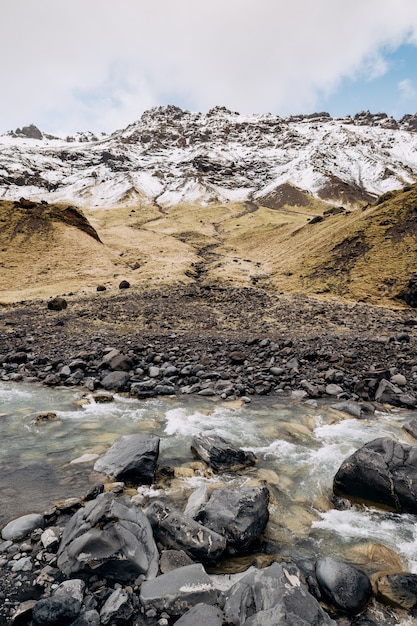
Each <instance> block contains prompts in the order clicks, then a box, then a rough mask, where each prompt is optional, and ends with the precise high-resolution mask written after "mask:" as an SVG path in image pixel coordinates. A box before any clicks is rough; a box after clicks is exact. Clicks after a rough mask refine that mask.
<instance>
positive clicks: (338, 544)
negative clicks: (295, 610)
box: [0, 383, 417, 573]
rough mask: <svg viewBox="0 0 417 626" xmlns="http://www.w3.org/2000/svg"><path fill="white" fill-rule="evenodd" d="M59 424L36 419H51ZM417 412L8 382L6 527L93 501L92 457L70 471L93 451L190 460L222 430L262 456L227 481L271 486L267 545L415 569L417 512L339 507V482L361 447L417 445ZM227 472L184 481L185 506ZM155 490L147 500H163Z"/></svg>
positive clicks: (1, 452) (0, 462) (1, 400)
mask: <svg viewBox="0 0 417 626" xmlns="http://www.w3.org/2000/svg"><path fill="white" fill-rule="evenodd" d="M51 411H52V412H55V413H56V418H54V419H51V420H50V421H45V422H40V423H37V422H36V417H37V416H38V415H39V414H40V413H43V412H51ZM416 415H417V414H416V413H415V412H410V411H408V412H407V411H400V410H398V411H395V412H393V413H390V414H388V413H379V414H376V415H375V416H372V417H370V418H369V419H360V420H358V419H353V418H350V417H349V416H346V415H344V414H343V413H340V412H339V411H336V410H334V409H332V408H331V407H330V405H325V404H323V405H321V406H318V407H316V408H315V407H312V406H310V405H308V404H305V403H302V402H292V401H288V400H287V401H284V400H283V399H280V398H258V399H254V401H253V402H252V403H251V404H249V405H243V406H240V405H239V404H238V403H228V402H222V401H218V400H217V401H213V400H211V399H204V398H197V397H191V398H190V397H187V398H183V399H181V400H179V399H169V398H168V399H151V400H136V399H132V398H126V397H122V396H116V397H115V401H114V402H112V403H106V404H97V403H95V402H94V401H93V400H92V398H91V396H87V395H85V394H83V393H82V392H80V391H77V390H73V389H63V388H58V389H50V388H47V387H43V386H36V385H24V384H15V383H0V441H1V446H0V470H1V471H0V487H1V494H2V507H1V512H0V525H4V523H6V522H7V521H8V520H9V519H11V518H12V517H14V516H17V515H19V514H22V513H26V512H32V511H37V512H42V511H44V510H45V509H46V508H47V507H48V506H49V505H50V504H51V503H52V502H53V501H54V500H56V499H61V498H64V497H68V496H72V495H74V496H80V495H83V494H84V493H85V492H86V491H87V490H88V488H89V487H90V486H92V485H93V484H95V483H96V482H97V481H98V480H99V479H100V476H99V475H98V474H96V473H95V472H94V471H93V469H92V468H93V464H94V462H93V461H90V462H89V463H81V464H79V463H78V464H72V463H71V461H73V460H75V459H77V458H79V457H80V456H82V455H84V454H86V453H94V454H102V453H103V452H104V451H106V450H107V449H108V447H109V446H110V445H111V443H112V442H113V441H114V440H115V439H116V438H117V437H119V436H120V435H124V434H130V433H138V432H144V433H154V434H157V435H159V436H160V437H161V446H160V457H159V463H160V464H161V465H173V464H174V465H179V464H183V463H187V462H191V461H192V460H193V457H192V455H191V452H190V441H191V436H192V435H193V434H194V433H197V432H200V431H202V430H205V431H213V432H215V433H217V434H219V435H221V436H223V437H225V438H226V439H228V440H229V441H231V442H232V443H234V444H235V445H238V446H241V447H244V448H248V449H251V450H253V451H254V452H255V453H256V455H257V457H258V464H257V467H256V469H254V470H249V471H247V472H244V473H242V474H241V475H236V474H234V475H232V474H231V475H229V476H224V477H222V480H225V481H227V482H231V483H236V484H245V483H247V482H249V481H251V480H253V479H254V478H258V479H259V478H260V479H264V480H266V481H267V482H268V486H269V487H270V490H271V507H270V513H271V514H270V522H269V524H268V528H267V532H266V536H267V539H268V540H269V541H271V542H273V543H274V544H276V545H277V546H278V549H279V551H280V552H281V553H283V554H288V555H292V556H293V557H294V558H300V559H304V560H305V561H309V560H313V559H315V558H316V557H317V556H321V555H323V556H324V555H326V556H328V555H332V556H340V557H341V558H343V557H346V556H348V555H349V554H350V550H351V549H352V548H353V547H354V546H358V544H359V545H362V544H367V543H369V542H373V543H379V544H382V545H383V546H386V547H387V548H390V549H392V550H394V551H395V552H397V553H398V554H399V555H400V556H401V557H402V558H403V559H404V562H405V566H406V569H408V570H409V571H411V572H414V573H417V524H416V522H417V517H416V516H413V515H397V514H393V513H387V512H383V511H377V510H375V509H367V508H365V507H353V508H348V509H347V510H336V509H335V508H333V505H332V503H331V499H330V498H331V492H332V481H333V477H334V474H335V473H336V471H337V469H338V468H339V466H340V464H341V462H342V461H343V460H344V459H345V458H346V457H347V456H348V455H350V454H351V453H352V452H353V451H354V450H356V449H357V448H358V447H360V446H362V445H363V444H364V443H366V442H368V441H371V440H372V439H374V438H376V437H381V436H384V435H388V436H391V437H394V438H396V439H400V440H403V441H406V442H408V443H412V441H411V440H410V438H409V437H408V435H407V434H406V433H405V431H404V430H403V428H402V426H403V424H404V422H407V421H410V420H411V419H412V418H414V417H416ZM208 480H209V481H212V482H218V480H219V477H216V476H214V477H213V478H206V477H204V476H201V477H195V478H188V479H186V478H184V479H182V480H177V481H176V489H177V492H178V493H173V494H172V497H174V498H176V499H177V501H178V502H181V499H183V500H184V498H186V497H187V495H188V494H189V493H190V490H191V489H192V488H194V487H195V486H197V485H199V484H202V483H204V482H206V481H208ZM146 491H147V496H148V497H149V496H150V495H157V494H153V491H152V489H151V490H149V489H148V490H145V492H146Z"/></svg>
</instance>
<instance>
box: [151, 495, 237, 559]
mask: <svg viewBox="0 0 417 626" xmlns="http://www.w3.org/2000/svg"><path fill="white" fill-rule="evenodd" d="M146 515H147V517H148V519H149V521H150V523H151V526H152V528H153V531H154V534H155V537H156V538H157V540H158V541H159V542H160V543H162V544H163V545H164V546H166V547H169V548H173V549H175V550H184V552H186V553H187V554H188V555H189V556H190V557H191V558H193V559H195V560H198V561H209V560H213V559H217V558H219V557H220V556H221V554H222V553H223V552H224V551H225V549H226V539H225V538H224V537H223V536H222V535H220V534H218V533H216V532H214V531H213V530H210V529H209V528H205V527H204V526H202V525H201V524H199V523H198V522H196V521H194V520H193V519H191V518H190V517H186V516H185V515H183V514H182V513H180V512H179V511H176V510H175V509H170V508H169V507H167V506H165V505H164V504H162V502H158V501H155V502H152V504H151V505H150V506H149V507H148V509H147V510H146Z"/></svg>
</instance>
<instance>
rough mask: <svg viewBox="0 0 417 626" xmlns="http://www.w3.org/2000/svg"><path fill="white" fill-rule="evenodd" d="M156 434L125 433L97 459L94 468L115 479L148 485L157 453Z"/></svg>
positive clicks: (157, 440)
mask: <svg viewBox="0 0 417 626" xmlns="http://www.w3.org/2000/svg"><path fill="white" fill-rule="evenodd" d="M159 441H160V440H159V437H157V436H156V435H142V434H138V435H125V436H124V437H120V438H119V439H116V441H115V442H114V443H113V445H112V446H111V447H110V449H109V450H108V451H107V452H106V453H105V454H104V455H103V456H102V457H100V458H99V459H97V461H96V463H95V465H94V469H95V471H96V472H101V473H102V474H106V476H110V477H111V478H114V479H115V480H124V481H126V482H130V483H134V484H145V485H150V484H151V483H152V482H153V480H154V477H155V469H156V463H157V461H158V455H159Z"/></svg>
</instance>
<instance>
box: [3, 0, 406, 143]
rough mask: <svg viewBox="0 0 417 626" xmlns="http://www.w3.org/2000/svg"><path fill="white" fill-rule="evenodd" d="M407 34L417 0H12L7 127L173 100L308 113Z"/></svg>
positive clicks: (109, 126)
mask: <svg viewBox="0 0 417 626" xmlns="http://www.w3.org/2000/svg"><path fill="white" fill-rule="evenodd" d="M410 38H411V40H413V41H414V42H417V3H416V2H415V0H366V2H363V0H351V1H350V3H349V4H347V3H346V2H343V1H342V0H318V1H317V2H314V3H313V2H310V1H309V0H291V1H289V0H285V1H284V0H256V2H255V1H254V0H227V1H226V2H225V1H224V0H211V2H207V3H198V2H195V0H153V2H144V1H143V0H119V1H118V2H117V3H116V2H115V0H71V2H64V0H37V1H36V2H28V1H27V0H3V2H2V7H1V8H0V53H1V57H2V59H3V60H2V64H1V67H0V84H1V86H2V89H1V91H2V97H1V98H0V132H4V131H5V130H7V129H9V128H14V127H16V126H20V125H23V124H26V123H29V122H34V123H36V124H38V125H39V126H40V127H41V128H44V129H45V130H49V131H51V132H54V131H55V132H57V131H58V130H65V131H73V130H81V129H87V128H89V129H93V130H114V129H115V128H119V127H121V126H123V125H125V124H127V123H129V122H131V121H133V120H135V119H137V118H138V117H139V116H140V115H141V113H142V112H143V110H145V109H146V108H149V107H150V106H152V105H155V104H167V103H174V104H179V105H181V106H185V107H187V108H191V109H193V110H207V109H208V108H210V107H212V106H215V105H217V104H222V105H226V106H228V107H229V108H232V109H234V110H238V111H241V112H261V111H271V112H275V113H278V114H281V115H285V114H289V113H294V112H299V111H309V110H312V109H313V108H314V106H315V103H316V102H317V98H318V95H319V94H322V93H331V92H332V90H334V89H335V88H336V87H337V85H338V84H339V83H340V81H341V80H342V78H343V77H346V76H349V77H355V76H366V77H368V79H369V80H371V79H372V78H374V77H376V76H379V75H381V74H383V73H384V72H385V71H386V70H387V67H386V62H385V60H384V49H387V48H388V49H389V48H392V49H393V48H395V47H396V46H398V45H399V44H400V43H401V42H403V41H406V40H408V41H410ZM400 89H401V87H400Z"/></svg>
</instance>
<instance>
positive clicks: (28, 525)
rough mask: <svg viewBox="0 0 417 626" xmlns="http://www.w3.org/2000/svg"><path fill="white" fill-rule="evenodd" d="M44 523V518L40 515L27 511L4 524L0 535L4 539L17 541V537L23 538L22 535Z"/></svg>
mask: <svg viewBox="0 0 417 626" xmlns="http://www.w3.org/2000/svg"><path fill="white" fill-rule="evenodd" d="M44 525H45V520H44V518H43V516H42V515H39V514H38V513H29V514H27V515H22V516H21V517H18V518H17V519H14V520H11V521H10V522H9V523H8V524H6V526H5V527H4V528H3V530H2V531H1V536H2V538H3V539H4V540H6V541H7V540H10V541H17V540H18V539H23V537H25V536H26V535H28V534H29V533H31V532H32V531H33V530H35V528H43V527H44Z"/></svg>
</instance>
